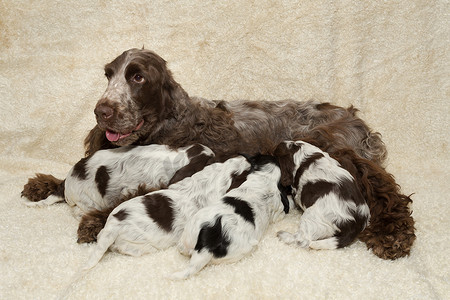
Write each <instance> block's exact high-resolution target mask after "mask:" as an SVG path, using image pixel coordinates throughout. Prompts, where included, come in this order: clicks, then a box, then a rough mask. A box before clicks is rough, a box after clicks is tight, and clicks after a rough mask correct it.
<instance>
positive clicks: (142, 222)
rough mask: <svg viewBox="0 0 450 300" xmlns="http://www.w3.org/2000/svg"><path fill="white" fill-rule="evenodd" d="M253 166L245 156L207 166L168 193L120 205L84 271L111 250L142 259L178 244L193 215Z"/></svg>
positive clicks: (101, 235) (166, 190)
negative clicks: (141, 257)
mask: <svg viewBox="0 0 450 300" xmlns="http://www.w3.org/2000/svg"><path fill="white" fill-rule="evenodd" d="M250 166H251V165H250V163H249V162H248V161H247V159H246V158H245V157H243V156H238V157H234V158H230V159H228V160H226V161H225V162H224V163H214V164H211V165H208V166H206V167H205V168H204V169H203V170H202V171H200V172H197V173H195V174H194V175H192V176H191V177H187V178H185V179H183V180H181V181H179V182H178V183H175V184H172V185H170V186H169V187H168V188H167V189H165V190H159V191H155V192H151V193H148V194H146V195H144V196H140V197H136V198H133V199H131V200H128V201H126V202H124V203H122V204H120V205H119V206H118V207H116V208H115V209H114V210H113V211H112V212H111V214H110V215H109V217H108V220H107V221H106V224H105V227H104V228H103V229H102V230H101V231H100V233H99V235H98V239H97V245H96V246H95V248H94V249H93V252H92V254H91V256H90V258H89V260H88V262H87V264H86V266H85V267H84V268H83V269H82V271H83V272H86V271H87V270H89V269H91V268H92V267H94V266H95V265H96V264H97V263H98V262H99V261H100V259H101V258H102V256H103V255H104V253H105V252H106V251H107V250H108V249H109V248H111V250H114V251H118V252H121V253H123V254H128V255H132V256H140V255H143V254H145V253H149V252H153V251H154V250H155V249H165V248H168V247H170V246H173V245H175V244H176V243H177V241H178V240H179V238H180V236H181V234H182V232H183V230H184V228H185V226H186V223H187V222H188V221H189V220H190V219H191V218H192V216H193V215H194V214H195V213H196V212H198V211H199V210H200V209H201V208H203V207H205V206H207V205H211V204H213V203H216V202H218V201H219V200H220V198H221V197H222V196H223V195H224V194H225V193H226V192H227V190H228V189H230V188H233V187H234V186H235V185H239V184H240V181H241V179H240V178H241V175H243V172H246V171H248V170H249V169H250ZM244 175H245V173H244Z"/></svg>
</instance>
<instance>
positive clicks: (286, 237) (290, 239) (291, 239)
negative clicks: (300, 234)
mask: <svg viewBox="0 0 450 300" xmlns="http://www.w3.org/2000/svg"><path fill="white" fill-rule="evenodd" d="M277 237H278V238H279V239H280V241H282V242H284V243H286V244H288V245H290V244H293V243H295V242H296V240H295V236H294V235H293V234H292V233H289V232H287V231H278V232H277Z"/></svg>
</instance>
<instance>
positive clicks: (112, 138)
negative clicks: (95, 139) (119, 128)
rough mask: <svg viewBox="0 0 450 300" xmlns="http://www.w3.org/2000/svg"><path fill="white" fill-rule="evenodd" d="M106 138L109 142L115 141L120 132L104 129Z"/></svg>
mask: <svg viewBox="0 0 450 300" xmlns="http://www.w3.org/2000/svg"><path fill="white" fill-rule="evenodd" d="M106 138H107V139H108V141H110V142H117V141H118V140H119V138H120V133H115V132H111V131H108V130H106Z"/></svg>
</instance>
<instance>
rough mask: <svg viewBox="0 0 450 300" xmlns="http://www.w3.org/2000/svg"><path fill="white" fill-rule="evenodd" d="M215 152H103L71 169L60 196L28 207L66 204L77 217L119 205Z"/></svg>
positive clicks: (196, 148)
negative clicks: (57, 203) (131, 196)
mask: <svg viewBox="0 0 450 300" xmlns="http://www.w3.org/2000/svg"><path fill="white" fill-rule="evenodd" d="M213 157H214V153H213V152H212V151H211V150H210V149H209V148H208V147H205V146H203V145H200V144H195V145H192V146H188V147H184V148H180V149H178V150H171V149H170V148H169V147H168V146H164V145H148V146H126V147H121V148H116V149H108V150H101V151H97V152H96V153H94V154H93V155H92V156H89V157H86V158H83V159H81V160H80V161H79V162H78V163H76V164H75V165H74V167H73V168H72V169H71V170H70V172H69V174H68V175H67V177H66V179H65V181H64V182H62V183H61V185H62V188H60V189H59V190H60V192H59V193H55V194H52V195H50V196H49V197H47V198H46V199H44V200H42V201H39V202H26V205H28V206H47V205H51V204H53V203H56V202H60V201H64V200H65V201H66V202H67V203H68V204H69V205H70V206H72V207H73V209H74V214H75V216H76V217H80V216H81V215H83V214H86V213H87V212H89V211H91V210H92V209H97V210H102V209H105V208H108V207H114V206H116V205H118V204H119V203H118V202H119V201H120V200H121V199H123V197H125V196H126V195H130V194H133V193H135V192H136V191H137V190H138V188H139V186H141V185H145V187H146V188H148V189H152V188H159V187H161V186H167V185H168V184H169V183H171V182H175V181H178V180H180V179H181V178H183V177H185V176H190V175H192V174H191V173H194V172H196V171H197V170H198V169H201V168H203V167H204V166H205V165H206V164H207V163H208V161H209V159H211V158H213Z"/></svg>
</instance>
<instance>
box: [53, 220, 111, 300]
mask: <svg viewBox="0 0 450 300" xmlns="http://www.w3.org/2000/svg"><path fill="white" fill-rule="evenodd" d="M113 220H114V218H113ZM114 227H115V226H114V224H111V225H109V224H106V226H105V228H104V229H102V231H100V233H99V234H98V239H97V244H96V245H95V247H94V249H93V250H92V252H91V255H90V257H89V259H88V261H87V262H86V264H85V265H84V266H83V267H81V268H80V269H79V270H78V271H77V272H76V273H75V274H74V275H73V276H72V278H71V280H70V282H69V284H68V285H67V287H66V288H65V289H64V290H63V291H62V293H61V294H60V295H59V296H58V299H66V298H67V297H68V296H69V294H70V291H71V290H72V289H73V288H74V286H75V284H76V283H78V282H79V281H80V280H81V279H82V278H83V277H84V276H86V274H87V273H88V272H89V271H90V270H91V269H92V268H93V267H95V266H96V265H97V264H98V262H99V261H100V260H101V259H102V257H103V255H104V254H105V252H106V251H107V250H108V249H109V247H110V246H111V245H112V244H113V243H114V241H115V240H116V239H117V236H118V230H117V229H116V228H114Z"/></svg>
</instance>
